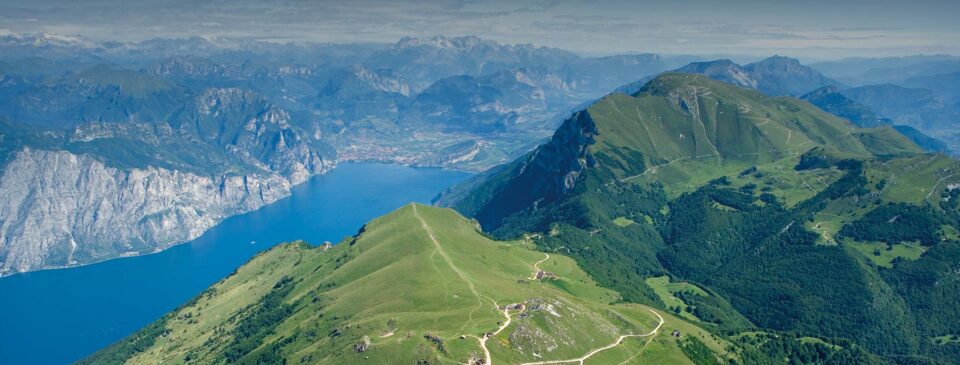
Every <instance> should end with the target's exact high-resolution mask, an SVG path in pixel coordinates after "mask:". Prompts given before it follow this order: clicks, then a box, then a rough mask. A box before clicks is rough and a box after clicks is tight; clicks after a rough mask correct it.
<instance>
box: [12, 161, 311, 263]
mask: <svg viewBox="0 0 960 365" xmlns="http://www.w3.org/2000/svg"><path fill="white" fill-rule="evenodd" d="M297 180H301V179H297ZM291 185H292V184H291V181H290V179H288V178H287V177H284V176H282V175H280V174H278V173H260V174H247V175H239V174H227V175H221V176H200V175H196V174H192V173H186V172H181V171H176V170H169V169H163V168H155V167H147V168H137V169H130V170H123V169H119V168H114V167H110V166H107V165H105V164H104V163H103V162H101V161H99V160H98V159H96V158H94V157H91V156H89V155H76V154H72V153H70V152H66V151H43V150H35V149H30V148H26V149H24V150H22V151H20V152H18V153H16V155H15V157H14V158H13V159H12V161H11V162H10V163H9V164H8V165H7V166H6V168H5V169H4V172H3V175H2V176H0V275H7V274H12V273H15V272H24V271H31V270H37V269H44V268H55V267H66V266H74V265H80V264H86V263H92V262H97V261H102V260H106V259H110V258H114V257H121V256H130V255H140V254H146V253H151V252H156V251H160V250H163V249H165V248H168V247H170V246H172V245H175V244H177V243H181V242H185V241H189V240H192V239H194V238H196V237H198V236H199V235H201V234H202V233H203V232H205V231H206V230H207V229H210V228H211V227H213V226H214V225H216V224H217V223H219V222H220V221H222V220H223V219H225V218H227V217H229V216H231V215H235V214H240V213H244V212H249V211H251V210H254V209H257V208H260V207H262V206H264V205H266V204H270V203H272V202H274V201H277V200H279V199H281V198H283V197H286V196H288V195H289V194H290V188H291Z"/></svg>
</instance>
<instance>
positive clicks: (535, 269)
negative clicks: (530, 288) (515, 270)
mask: <svg viewBox="0 0 960 365" xmlns="http://www.w3.org/2000/svg"><path fill="white" fill-rule="evenodd" d="M543 254H544V255H547V257H544V258H543V260H540V261H537V263H535V264H533V276H531V277H530V280H537V277H538V276H540V273H542V272H543V270H541V269H540V264H542V263H544V262H545V261H547V260H549V259H550V254H548V253H546V252H544V253H543Z"/></svg>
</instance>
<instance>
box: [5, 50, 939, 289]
mask: <svg viewBox="0 0 960 365" xmlns="http://www.w3.org/2000/svg"><path fill="white" fill-rule="evenodd" d="M0 48H2V49H3V51H4V52H3V53H2V56H0V95H3V96H4V98H3V99H2V101H0V112H2V113H0V115H2V120H3V121H2V122H0V125H2V131H3V132H2V133H3V135H4V138H5V140H7V141H8V142H7V143H4V145H3V146H2V148H0V152H2V153H3V155H2V161H4V165H3V166H4V169H3V171H5V174H4V179H3V180H0V181H3V182H5V184H6V185H5V186H7V188H5V189H4V188H0V194H3V195H4V196H6V197H7V198H8V199H5V200H4V201H5V202H7V204H6V205H5V207H4V208H3V209H4V214H3V217H5V219H4V222H5V223H6V224H5V227H6V228H3V232H2V235H0V239H2V241H3V242H4V244H3V246H2V247H3V248H2V249H0V252H4V254H3V257H4V258H3V259H2V261H0V262H2V264H0V266H2V267H3V269H2V270H3V272H4V273H5V274H9V273H12V272H17V271H28V270H35V269H39V268H45V267H61V266H69V265H74V264H82V263H88V262H94V261H98V260H102V259H105V258H111V257H116V256H119V255H134V254H142V253H147V252H152V251H156V250H158V249H162V248H164V247H168V246H169V245H171V244H174V243H177V242H183V241H186V240H189V239H191V238H193V237H196V236H197V235H199V234H200V233H202V232H203V231H204V230H205V229H207V228H209V227H210V226H212V225H213V224H215V223H216V222H218V221H219V220H221V219H223V218H225V217H227V216H230V215H233V214H236V213H240V212H245V211H249V210H251V209H256V208H257V207H259V206H262V205H263V204H267V203H269V202H272V201H275V200H277V199H278V198H280V197H283V196H286V195H288V194H289V186H290V185H295V184H297V183H299V182H302V181H304V180H305V179H306V178H308V177H309V176H311V175H314V174H317V173H322V172H323V171H326V170H327V169H329V168H332V167H333V166H335V164H336V163H337V162H338V161H391V162H398V163H403V164H415V165H422V166H442V167H447V168H457V169H466V170H474V171H480V170H484V169H486V168H489V167H490V166H493V165H496V164H499V163H503V162H506V161H509V160H510V159H512V158H514V157H516V156H519V154H521V153H523V152H525V151H527V150H528V149H530V148H532V147H533V146H534V145H535V144H536V143H538V142H539V141H541V140H542V139H543V138H546V137H547V136H549V135H550V133H552V131H553V129H554V128H555V127H556V126H557V125H558V123H559V122H560V121H561V120H562V118H564V117H565V116H566V115H567V113H569V112H570V111H572V110H574V109H575V108H576V107H578V106H580V105H583V104H584V103H587V102H589V101H591V100H594V99H595V98H598V97H600V96H602V95H604V94H607V93H609V92H610V91H611V90H613V89H615V88H617V87H619V88H620V90H625V91H629V90H630V89H636V88H637V87H639V85H642V84H643V83H644V82H645V81H646V80H649V78H650V77H651V75H655V74H657V73H659V72H663V71H665V70H670V69H676V70H678V71H681V72H692V73H703V74H706V75H708V76H710V77H712V78H715V79H718V80H721V81H725V82H730V83H733V84H736V85H740V86H745V87H751V88H756V89H758V90H760V91H763V92H765V93H768V94H771V95H793V96H800V95H803V94H806V93H808V92H811V91H813V90H815V89H818V88H820V87H823V86H827V85H840V82H838V81H835V80H834V79H831V78H829V77H827V76H824V75H822V74H821V73H819V72H817V71H815V70H813V69H811V68H809V67H806V66H803V65H801V64H800V63H799V62H798V61H796V60H794V59H790V58H786V57H779V56H777V57H771V58H768V59H765V60H762V61H758V62H754V63H751V64H748V65H746V66H739V65H737V64H735V63H733V62H731V61H727V60H719V61H703V62H694V63H690V64H687V65H685V66H684V64H685V63H686V62H687V61H689V60H690V59H692V57H689V56H676V57H667V58H665V57H661V56H657V55H652V54H638V55H620V56H608V57H583V56H578V55H576V54H574V53H570V52H567V51H563V50H559V49H553V48H545V47H534V46H531V45H508V44H500V43H496V42H490V41H485V40H482V39H480V38H476V37H460V38H448V37H442V36H437V37H431V38H404V39H401V40H400V41H398V42H397V43H395V44H387V45H381V44H278V43H268V42H258V41H251V40H243V39H229V38H216V39H211V40H208V39H204V38H189V39H179V40H165V39H156V40H150V41H144V42H140V43H117V42H95V41H92V40H89V39H86V38H83V37H79V36H60V35H51V34H43V33H40V34H8V35H5V36H2V37H0ZM877 62H881V61H877ZM945 63H946V65H945ZM880 64H883V65H885V64H890V65H892V66H890V67H900V66H902V67H908V68H910V69H922V70H928V71H925V72H926V73H920V74H922V75H924V76H922V77H927V79H923V78H919V79H917V78H914V79H910V80H909V82H906V84H909V85H918V83H921V82H922V81H923V80H927V84H923V85H927V86H928V87H929V89H916V88H908V87H906V86H903V87H901V86H894V85H889V86H887V85H879V86H860V87H855V88H846V87H843V86H841V87H842V89H840V90H839V92H840V93H842V94H843V95H845V96H847V97H849V98H850V99H852V100H854V101H857V102H860V103H861V104H863V105H864V106H866V107H870V109H872V110H871V111H870V112H871V113H874V114H876V115H877V118H884V117H885V118H889V119H890V120H891V121H892V122H889V123H888V122H884V124H896V125H904V126H898V128H899V129H901V131H902V132H904V133H905V134H906V135H908V136H909V137H910V138H911V139H913V140H914V141H915V142H918V143H920V144H921V145H922V146H924V147H925V148H928V149H930V150H944V147H943V145H942V143H941V142H939V141H936V140H934V139H930V138H928V137H926V136H925V135H924V134H928V135H932V136H934V137H939V138H940V139H942V140H944V141H945V142H946V143H947V148H952V147H951V146H953V144H952V143H953V142H952V141H954V139H953V138H954V137H953V136H954V134H953V133H954V132H953V130H954V129H953V128H954V127H953V126H954V125H955V122H954V119H953V114H951V113H954V112H956V108H955V105H953V107H951V105H950V104H949V102H950V101H951V99H950V98H952V97H954V96H953V93H952V91H951V90H952V89H951V88H950V84H949V83H944V82H941V83H932V81H930V80H929V78H930V76H929V75H928V74H929V73H931V72H934V71H929V70H936V72H939V71H949V61H948V60H945V59H944V58H943V57H929V59H927V58H922V57H918V58H916V59H915V60H913V62H912V63H909V64H906V65H905V66H904V65H902V62H901V63H897V62H893V61H888V62H886V63H882V62H881V63H880ZM875 66H876V65H875ZM824 67H827V66H826V65H825V66H824ZM876 67H879V66H876ZM834 68H837V69H842V67H839V66H837V67H834ZM848 68H853V67H848ZM635 80H641V81H639V82H635ZM622 85H626V86H622ZM935 90H936V91H935ZM890 100H896V103H894V102H891V101H890ZM821 106H822V105H821ZM874 107H876V108H874ZM873 110H876V111H875V112H874V111H873ZM906 126H910V127H913V129H909V130H908V129H907V128H908V127H906ZM121 151H122V153H119V152H121ZM63 158H66V160H63ZM62 161H70V162H68V163H64V162H62ZM7 166H15V167H16V171H17V175H13V174H12V171H13V170H8V169H6V167H7ZM154 170H156V171H154ZM87 171H102V172H101V173H98V174H95V175H89V176H88V174H85V173H84V172H87ZM7 172H10V173H7ZM177 172H184V173H188V174H187V175H180V174H177ZM49 174H53V175H56V176H77V178H78V179H79V178H81V177H82V179H83V181H84V182H83V183H75V184H59V183H52V184H51V183H48V182H46V181H44V182H43V183H40V184H32V183H29V184H28V183H27V182H28V181H33V180H36V179H40V178H39V177H40V176H45V175H49ZM131 174H132V175H131ZM190 174H193V175H190ZM128 176H136V177H137V178H136V181H139V182H133V183H131V181H130V178H128ZM167 176H170V177H167ZM73 179H74V178H67V180H66V181H72V180H73ZM182 179H186V180H182ZM41 180H42V179H41ZM94 181H97V183H92V182H94ZM101 182H105V183H106V185H104V183H101ZM0 186H4V185H0ZM68 186H69V189H68V188H67V187H68ZM138 186H140V187H138ZM169 187H179V188H187V187H189V189H191V190H196V191H198V192H202V193H198V195H197V196H196V197H190V196H189V195H185V196H179V197H177V198H176V199H171V197H170V195H169V194H172V193H171V192H170V191H171V189H170V188H169ZM233 190H236V191H237V192H232V191H233ZM214 191H215V193H212V192H214ZM120 196H123V197H125V200H120V199H118V198H117V197H120ZM210 197H216V198H215V199H214V200H211V199H210ZM161 201H162V203H160V202H161ZM53 212H57V213H53ZM65 212H77V213H78V214H75V215H71V216H73V217H75V218H70V219H63V218H57V219H53V218H51V216H52V215H57V216H60V215H63V214H64V213H65ZM81 212H82V213H81ZM121 212H124V213H123V214H121ZM129 212H135V214H132V215H131V214H127V213H129ZM200 217H202V218H200ZM125 220H128V221H125ZM24 226H27V227H31V228H30V229H23V227H24ZM161 227H164V228H161ZM14 242H30V243H29V244H26V243H20V244H14ZM93 242H96V243H93ZM88 245H94V246H96V248H92V247H87V246H88ZM15 246H17V247H15Z"/></svg>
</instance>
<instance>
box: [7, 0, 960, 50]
mask: <svg viewBox="0 0 960 365" xmlns="http://www.w3.org/2000/svg"><path fill="white" fill-rule="evenodd" d="M958 15H960V1H958V0H912V1H893V0H805V1H801V0H793V1H781V0H743V1H723V0H713V1H706V0H659V1H654V2H651V1H643V0H633V1H619V0H617V1H602V0H596V1H562V0H513V1H502V0H490V1H483V0H438V1H423V0H421V1H407V0H392V1H390V0H351V1H327V0H320V1H307V0H262V1H248V0H232V1H231V0H215V1H199V0H190V1H187V0H123V1H120V0H86V1H84V0H31V1H22V0H17V1H11V0H0V33H10V32H13V33H36V32H47V33H58V34H66V35H83V36H86V37H89V38H92V39H95V40H101V41H104V40H113V41H139V40H144V39H150V38H157V37H160V38H181V37H189V36H201V37H219V36H225V37H242V38H255V39H260V40H267V41H281V42H283V41H296V42H337V43H345V42H395V41H397V40H398V39H400V38H401V37H404V36H413V37H423V36H433V35H448V36H462V35H476V36H479V37H481V38H485V39H490V40H495V41H500V42H504V43H531V44H534V45H538V46H550V47H557V48H563V49H567V50H571V51H575V52H580V53H584V54H592V55H599V54H616V53H642V52H650V53H661V54H696V55H709V54H729V55H750V56H765V55H771V54H781V55H789V56H793V57H800V58H806V59H836V58H843V57H851V56H867V57H875V56H900V55H911V54H953V55H960V21H958V20H957V19H956V18H957V16H958Z"/></svg>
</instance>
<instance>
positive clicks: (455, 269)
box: [410, 203, 483, 331]
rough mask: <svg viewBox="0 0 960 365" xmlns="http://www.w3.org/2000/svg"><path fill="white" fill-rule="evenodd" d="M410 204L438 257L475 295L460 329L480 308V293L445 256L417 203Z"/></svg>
mask: <svg viewBox="0 0 960 365" xmlns="http://www.w3.org/2000/svg"><path fill="white" fill-rule="evenodd" d="M410 206H411V207H413V216H414V217H417V220H419V221H420V225H421V226H422V227H423V230H424V231H426V232H427V236H428V237H430V241H433V245H434V246H435V247H436V252H439V253H440V257H441V258H443V262H445V263H446V264H447V266H449V267H450V269H451V270H453V272H455V273H456V274H457V276H459V277H460V279H461V280H463V281H464V282H465V283H467V288H468V289H470V292H471V293H473V295H474V296H475V297H477V308H475V309H474V310H473V311H471V312H470V316H469V319H468V320H467V322H466V323H464V325H463V327H461V328H460V330H461V331H462V330H463V328H465V327H466V326H467V324H469V323H470V322H472V321H473V312H476V311H477V309H480V307H482V306H483V299H481V298H480V293H479V292H477V288H476V287H475V286H474V285H473V282H472V281H470V279H468V278H467V275H466V274H464V273H463V271H460V268H458V267H457V265H454V264H453V260H451V259H450V256H447V252H446V251H444V250H443V246H441V245H440V241H439V240H437V236H436V235H435V234H434V233H433V229H432V228H430V226H429V225H427V221H425V220H424V219H423V217H421V216H420V213H419V212H417V204H416V203H410Z"/></svg>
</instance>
